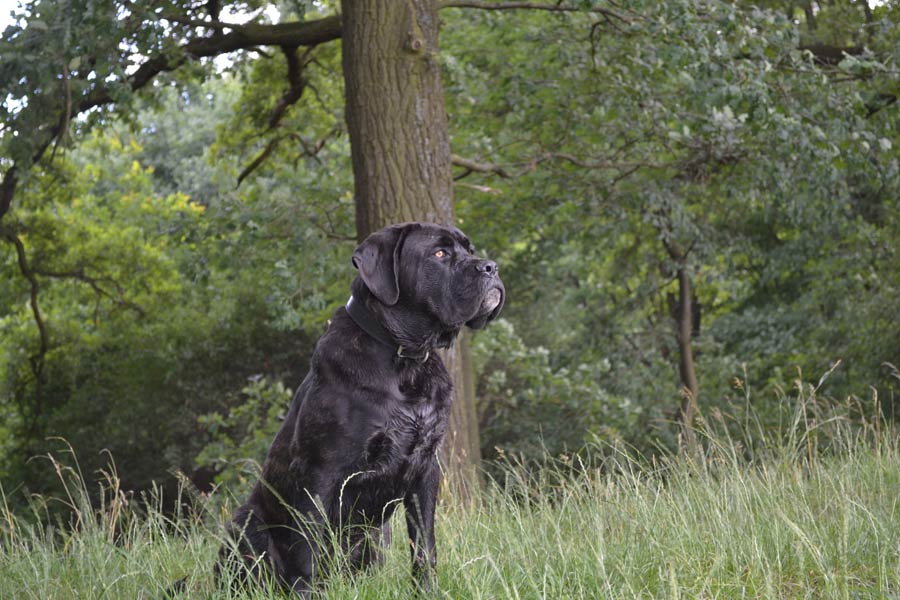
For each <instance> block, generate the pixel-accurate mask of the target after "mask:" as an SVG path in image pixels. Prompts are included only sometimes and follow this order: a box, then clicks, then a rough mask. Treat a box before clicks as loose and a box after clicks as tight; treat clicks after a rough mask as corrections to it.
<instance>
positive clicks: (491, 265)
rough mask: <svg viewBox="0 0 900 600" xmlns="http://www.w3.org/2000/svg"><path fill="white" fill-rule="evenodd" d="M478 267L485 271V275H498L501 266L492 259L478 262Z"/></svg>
mask: <svg viewBox="0 0 900 600" xmlns="http://www.w3.org/2000/svg"><path fill="white" fill-rule="evenodd" d="M477 268H478V270H479V271H480V272H482V273H484V274H485V275H496V274H497V272H498V271H499V270H500V269H499V267H497V263H495V262H494V261H492V260H483V261H481V262H480V263H478V267H477Z"/></svg>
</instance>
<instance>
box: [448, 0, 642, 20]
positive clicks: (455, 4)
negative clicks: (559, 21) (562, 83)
mask: <svg viewBox="0 0 900 600" xmlns="http://www.w3.org/2000/svg"><path fill="white" fill-rule="evenodd" d="M444 8H476V9H478V10H544V11H548V12H559V13H562V12H591V13H598V14H602V15H606V16H608V17H613V18H615V19H618V20H620V21H623V22H625V23H630V22H631V18H630V17H627V16H625V15H623V14H621V13H619V12H616V11H614V10H612V9H609V8H603V7H599V6H595V7H591V8H582V7H579V6H570V5H568V4H563V3H561V2H557V3H556V4H543V3H541V2H488V1H485V0H444V1H443V2H441V3H440V5H439V6H438V10H441V9H444Z"/></svg>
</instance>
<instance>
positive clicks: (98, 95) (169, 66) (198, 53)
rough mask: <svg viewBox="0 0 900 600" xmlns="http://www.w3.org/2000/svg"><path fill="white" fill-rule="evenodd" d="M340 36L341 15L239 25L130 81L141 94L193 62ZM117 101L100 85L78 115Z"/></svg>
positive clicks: (141, 70) (151, 63)
mask: <svg viewBox="0 0 900 600" xmlns="http://www.w3.org/2000/svg"><path fill="white" fill-rule="evenodd" d="M340 37H341V17H340V16H339V15H334V16H330V17H324V18H322V19H317V20H315V21H305V22H302V23H297V22H292V23H277V24H275V25H259V24H256V23H248V24H245V25H241V26H235V28H234V30H233V31H231V32H229V33H227V34H225V35H219V36H215V37H208V38H200V39H194V40H191V41H189V42H187V43H186V44H184V45H183V46H182V47H181V52H178V53H166V54H163V55H159V56H155V57H153V58H151V59H149V60H147V61H146V62H145V63H144V64H142V65H141V66H140V67H138V69H137V71H135V72H134V73H133V74H132V75H131V76H130V77H129V78H128V79H127V80H126V81H127V82H128V85H129V87H130V88H131V90H132V91H137V90H140V89H142V88H144V87H146V86H147V85H148V84H150V83H151V82H152V81H153V80H154V78H155V77H156V76H157V75H159V74H160V73H163V72H167V71H173V70H175V69H177V68H178V67H180V66H181V65H183V64H184V63H185V62H187V61H188V60H191V59H193V60H196V59H200V58H209V57H213V56H219V55H220V54H226V53H228V52H235V51H237V50H246V49H251V48H256V47H257V46H294V47H298V46H316V45H318V44H323V43H326V42H329V41H332V40H336V39H339V38H340ZM113 102H115V100H114V98H113V94H112V90H111V88H110V87H108V86H106V85H99V86H98V87H96V88H94V90H93V91H92V92H91V93H90V94H88V95H87V96H85V97H84V98H82V100H81V102H79V103H78V104H77V106H76V107H75V113H76V114H80V113H83V112H86V111H88V110H91V109H92V108H96V107H98V106H102V105H105V104H111V103H113ZM61 124H62V123H61V122H60V123H59V124H57V125H56V126H55V127H53V128H52V129H50V130H49V131H48V132H47V135H48V138H47V141H46V142H44V143H43V144H42V145H41V146H40V147H39V148H38V151H37V152H36V153H35V155H34V156H33V157H32V164H34V163H37V162H38V161H39V160H40V159H41V157H42V156H43V155H44V152H46V149H47V146H48V145H49V144H50V143H51V142H52V140H53V139H55V138H56V137H57V136H58V135H59V132H60V126H61Z"/></svg>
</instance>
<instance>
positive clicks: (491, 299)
mask: <svg viewBox="0 0 900 600" xmlns="http://www.w3.org/2000/svg"><path fill="white" fill-rule="evenodd" d="M502 299H503V294H502V293H501V292H500V288H491V289H489V290H488V291H487V293H486V294H485V295H484V298H482V299H481V309H480V310H479V312H491V311H492V310H494V309H495V308H497V306H498V305H499V304H500V300H502Z"/></svg>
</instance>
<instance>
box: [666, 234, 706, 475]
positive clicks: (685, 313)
mask: <svg viewBox="0 0 900 600" xmlns="http://www.w3.org/2000/svg"><path fill="white" fill-rule="evenodd" d="M663 246H664V247H665V249H666V252H668V254H669V257H670V258H671V259H672V260H673V261H675V263H676V264H677V265H678V269H677V272H676V275H677V278H678V304H677V305H676V310H675V311H674V314H673V315H672V316H673V317H674V319H675V338H676V339H677V341H678V374H679V379H680V380H681V405H680V406H679V409H678V422H679V423H680V424H681V435H682V443H683V444H684V449H685V450H687V453H688V455H689V456H692V457H697V456H699V454H698V450H699V446H698V445H697V435H696V433H695V432H694V419H695V417H696V412H697V410H696V409H697V395H698V394H699V393H700V385H699V384H698V383H697V373H696V371H695V370H694V349H693V347H692V345H691V340H692V337H693V331H694V303H693V296H694V294H693V292H692V290H691V276H690V273H689V271H688V264H687V259H688V254H690V250H691V247H688V248H687V249H686V250H685V249H683V248H682V247H681V245H680V244H678V243H677V242H676V241H675V240H673V239H671V238H670V237H669V236H668V235H664V236H663ZM697 322H698V325H699V318H698V319H697Z"/></svg>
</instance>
